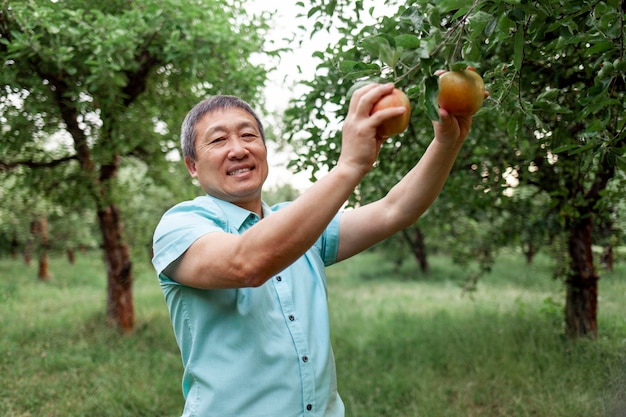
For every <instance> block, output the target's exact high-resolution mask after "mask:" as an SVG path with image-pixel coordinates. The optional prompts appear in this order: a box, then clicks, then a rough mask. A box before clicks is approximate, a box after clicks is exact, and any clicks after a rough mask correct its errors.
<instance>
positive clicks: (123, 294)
mask: <svg viewBox="0 0 626 417" xmlns="http://www.w3.org/2000/svg"><path fill="white" fill-rule="evenodd" d="M98 221H99V223H100V230H101V231H102V243H103V247H104V248H103V249H104V256H105V264H106V268H107V284H108V285H107V320H109V322H110V323H111V324H115V325H116V326H117V327H118V328H119V329H121V330H122V331H124V332H130V331H132V330H133V328H134V325H135V311H134V306H133V293H132V281H133V276H132V263H131V261H130V253H129V250H128V246H127V245H126V244H125V243H124V242H123V240H122V223H121V219H120V213H119V209H118V208H117V207H116V206H115V205H114V204H110V205H108V206H107V207H105V208H103V209H102V210H98Z"/></svg>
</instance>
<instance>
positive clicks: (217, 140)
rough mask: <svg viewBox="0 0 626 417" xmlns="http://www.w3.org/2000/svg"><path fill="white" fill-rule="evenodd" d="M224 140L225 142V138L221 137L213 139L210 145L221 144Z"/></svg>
mask: <svg viewBox="0 0 626 417" xmlns="http://www.w3.org/2000/svg"><path fill="white" fill-rule="evenodd" d="M225 140H226V139H225V138H221V137H220V138H215V139H213V140H212V141H211V142H210V143H219V142H223V141H225Z"/></svg>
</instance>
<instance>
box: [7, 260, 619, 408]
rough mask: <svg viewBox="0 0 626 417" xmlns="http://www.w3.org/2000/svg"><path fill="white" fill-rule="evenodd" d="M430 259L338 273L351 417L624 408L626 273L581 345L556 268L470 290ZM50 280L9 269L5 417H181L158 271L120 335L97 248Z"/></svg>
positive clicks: (606, 281) (515, 269)
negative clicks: (427, 267) (132, 325)
mask: <svg viewBox="0 0 626 417" xmlns="http://www.w3.org/2000/svg"><path fill="white" fill-rule="evenodd" d="M430 261H431V274H430V275H429V276H427V277H423V276H421V273H420V272H419V271H418V269H417V268H416V267H415V266H414V265H412V262H407V263H405V264H404V265H403V266H402V268H401V269H400V270H398V271H396V270H394V269H393V265H392V264H391V263H388V262H386V261H385V259H384V258H383V256H382V255H381V254H377V253H366V254H363V255H360V256H358V257H356V258H353V259H351V260H348V261H346V262H344V263H341V264H338V265H336V266H333V267H331V268H329V270H328V275H329V292H330V305H331V317H332V332H333V339H334V349H335V357H336V360H337V368H338V382H339V389H340V392H341V394H342V397H343V399H344V402H345V403H346V407H347V415H348V416H353V417H382V416H394V417H395V416H398V417H411V416H425V417H440V416H441V417H444V416H445V417H447V416H450V417H452V416H454V417H457V416H458V417H467V416H481V417H485V416H487V417H488V416H494V417H495V416H499V417H500V416H542V417H543V416H545V417H559V416H563V417H583V416H584V417H591V416H602V417H605V416H606V417H623V416H624V415H625V413H624V410H623V409H622V411H621V413H619V412H618V411H617V410H616V408H617V407H619V406H620V405H621V406H623V405H624V404H626V402H625V400H626V399H625V398H623V397H620V395H622V394H621V393H624V392H626V309H625V308H624V301H625V300H626V280H625V279H624V278H625V277H626V268H625V267H624V266H621V269H618V270H616V271H615V272H614V273H612V274H608V273H606V272H602V279H601V281H600V300H599V338H598V340H596V341H587V340H584V341H578V342H572V341H569V340H566V339H564V338H563V337H562V334H563V331H562V308H563V302H564V301H563V300H564V292H563V288H562V286H561V284H560V283H559V282H556V281H553V280H551V279H550V278H549V277H550V273H551V270H550V267H549V262H548V261H547V260H546V259H543V258H539V259H537V261H536V262H535V263H534V264H533V265H530V266H528V265H526V264H525V263H524V261H523V259H522V257H521V256H516V255H512V254H507V255H504V256H502V257H500V258H499V259H498V262H497V264H496V266H495V268H494V270H493V271H492V273H491V274H490V275H488V276H486V277H484V278H483V279H482V280H481V281H480V282H479V284H478V289H477V291H476V292H474V293H471V294H467V293H465V294H464V293H463V292H462V291H461V289H460V284H461V283H462V280H463V278H464V271H463V269H461V268H459V267H456V266H454V265H452V264H450V263H449V261H448V260H447V259H446V258H444V257H432V258H431V259H430ZM618 267H619V265H618ZM51 271H52V272H53V278H52V280H51V281H50V282H38V281H37V280H36V278H35V277H36V273H37V270H36V266H35V265H32V266H30V267H26V266H24V265H23V264H21V263H20V262H19V261H13V260H9V259H2V260H0V328H1V329H2V331H1V333H0V417H9V416H10V417H16V416H41V417H49V416H65V417H68V416H93V417H99V416H102V417H108V416H111V417H122V416H133V417H136V416H146V417H147V416H151V417H156V416H177V415H180V412H181V410H182V404H183V403H182V396H181V391H180V379H181V373H182V369H181V362H180V357H179V352H178V348H177V347H176V344H175V341H174V336H173V333H172V330H171V327H170V323H169V319H168V316H167V311H166V307H165V304H164V302H163V298H162V294H161V290H160V288H159V286H158V284H157V282H156V278H155V277H154V274H153V271H152V269H151V267H150V265H149V264H148V263H147V262H144V263H141V262H138V261H136V263H135V286H134V298H135V310H136V316H137V330H136V331H135V332H134V333H133V334H131V335H125V336H124V335H120V334H118V332H117V331H116V330H114V329H111V328H110V327H108V326H107V324H106V320H105V317H104V309H105V297H106V287H105V278H104V272H103V268H102V262H101V261H100V254H98V253H91V254H88V255H82V256H79V257H78V259H77V263H76V264H75V265H69V264H68V263H67V261H66V260H65V259H63V258H53V259H52V260H51ZM277 417H280V416H277Z"/></svg>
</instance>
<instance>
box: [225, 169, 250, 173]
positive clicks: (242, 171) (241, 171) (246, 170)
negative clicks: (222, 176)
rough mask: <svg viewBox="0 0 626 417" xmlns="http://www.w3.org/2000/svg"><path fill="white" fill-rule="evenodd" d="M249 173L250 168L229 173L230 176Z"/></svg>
mask: <svg viewBox="0 0 626 417" xmlns="http://www.w3.org/2000/svg"><path fill="white" fill-rule="evenodd" d="M248 171H250V168H241V169H238V170H235V171H231V172H229V173H228V175H239V174H243V173H244V172H248Z"/></svg>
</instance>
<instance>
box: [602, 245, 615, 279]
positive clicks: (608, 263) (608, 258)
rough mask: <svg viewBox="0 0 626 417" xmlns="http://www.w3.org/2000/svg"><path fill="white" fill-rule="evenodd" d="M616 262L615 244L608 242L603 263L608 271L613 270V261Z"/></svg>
mask: <svg viewBox="0 0 626 417" xmlns="http://www.w3.org/2000/svg"><path fill="white" fill-rule="evenodd" d="M614 262H615V255H614V254H613V245H611V244H607V245H606V246H605V247H604V251H603V252H602V265H603V266H604V267H605V268H606V270H607V271H609V272H613V263H614Z"/></svg>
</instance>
